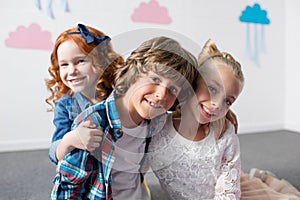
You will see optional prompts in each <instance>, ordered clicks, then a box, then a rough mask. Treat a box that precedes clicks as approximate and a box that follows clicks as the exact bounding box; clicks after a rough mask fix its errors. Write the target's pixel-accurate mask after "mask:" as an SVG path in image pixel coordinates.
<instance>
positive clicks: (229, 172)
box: [215, 128, 241, 199]
mask: <svg viewBox="0 0 300 200" xmlns="http://www.w3.org/2000/svg"><path fill="white" fill-rule="evenodd" d="M232 129H233V128H232ZM232 132H233V130H232ZM226 137H227V136H226ZM229 137H230V138H229V139H228V140H227V141H226V143H224V145H226V146H227V147H226V149H225V152H224V155H223V158H222V162H223V163H222V164H221V174H220V175H219V177H218V179H217V183H216V187H215V199H240V195H241V192H240V173H241V160H240V145H239V140H238V137H237V135H236V134H235V133H231V135H229Z"/></svg>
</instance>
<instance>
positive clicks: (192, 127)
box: [173, 112, 209, 141]
mask: <svg viewBox="0 0 300 200" xmlns="http://www.w3.org/2000/svg"><path fill="white" fill-rule="evenodd" d="M173 125H174V127H175V129H176V130H177V132H178V133H179V134H180V135H182V136H183V137H185V138H187V139H189V140H192V141H200V140H203V139H204V138H205V137H206V136H207V134H208V131H209V123H207V124H200V123H199V122H198V121H197V120H196V119H195V117H194V116H193V115H192V114H191V112H188V113H185V112H183V113H182V115H181V116H179V117H173Z"/></svg>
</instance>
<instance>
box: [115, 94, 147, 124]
mask: <svg viewBox="0 0 300 200" xmlns="http://www.w3.org/2000/svg"><path fill="white" fill-rule="evenodd" d="M116 107H117V110H118V114H119V117H120V120H121V123H122V126H123V127H126V128H134V127H137V126H138V125H139V124H141V122H142V121H143V118H142V117H140V116H139V114H138V113H136V112H135V111H133V110H132V109H131V107H130V106H129V102H128V101H126V98H124V97H123V96H122V97H119V98H116Z"/></svg>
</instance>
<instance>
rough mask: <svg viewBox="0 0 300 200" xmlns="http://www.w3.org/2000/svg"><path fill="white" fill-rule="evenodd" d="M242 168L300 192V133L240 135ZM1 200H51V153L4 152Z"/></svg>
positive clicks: (152, 184) (155, 189)
mask: <svg viewBox="0 0 300 200" xmlns="http://www.w3.org/2000/svg"><path fill="white" fill-rule="evenodd" d="M239 138H240V143H241V153H242V166H243V167H242V168H243V170H244V171H246V172H248V170H249V169H251V168H252V167H257V168H262V169H268V170H270V171H272V172H274V173H275V174H276V175H277V176H278V177H280V178H284V179H286V180H288V181H290V182H291V183H292V184H293V185H294V186H296V187H297V188H298V189H300V147H299V145H300V133H293V132H288V131H277V132H270V133H259V134H243V135H239ZM0 169H1V178H0V199H1V200H47V199H50V198H49V193H50V190H51V188H52V179H53V177H54V175H55V166H54V164H52V163H51V162H50V161H49V159H48V150H39V151H25V152H8V153H0ZM146 178H147V182H148V184H149V187H150V189H151V190H152V191H153V192H152V197H153V199H160V200H163V199H164V198H163V194H162V193H161V191H160V188H159V185H158V183H157V180H156V179H155V177H154V176H153V175H152V174H149V175H147V177H146Z"/></svg>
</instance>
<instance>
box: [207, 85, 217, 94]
mask: <svg viewBox="0 0 300 200" xmlns="http://www.w3.org/2000/svg"><path fill="white" fill-rule="evenodd" d="M207 88H208V90H209V92H210V93H211V94H216V93H217V89H216V88H215V87H213V86H208V87H207Z"/></svg>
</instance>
